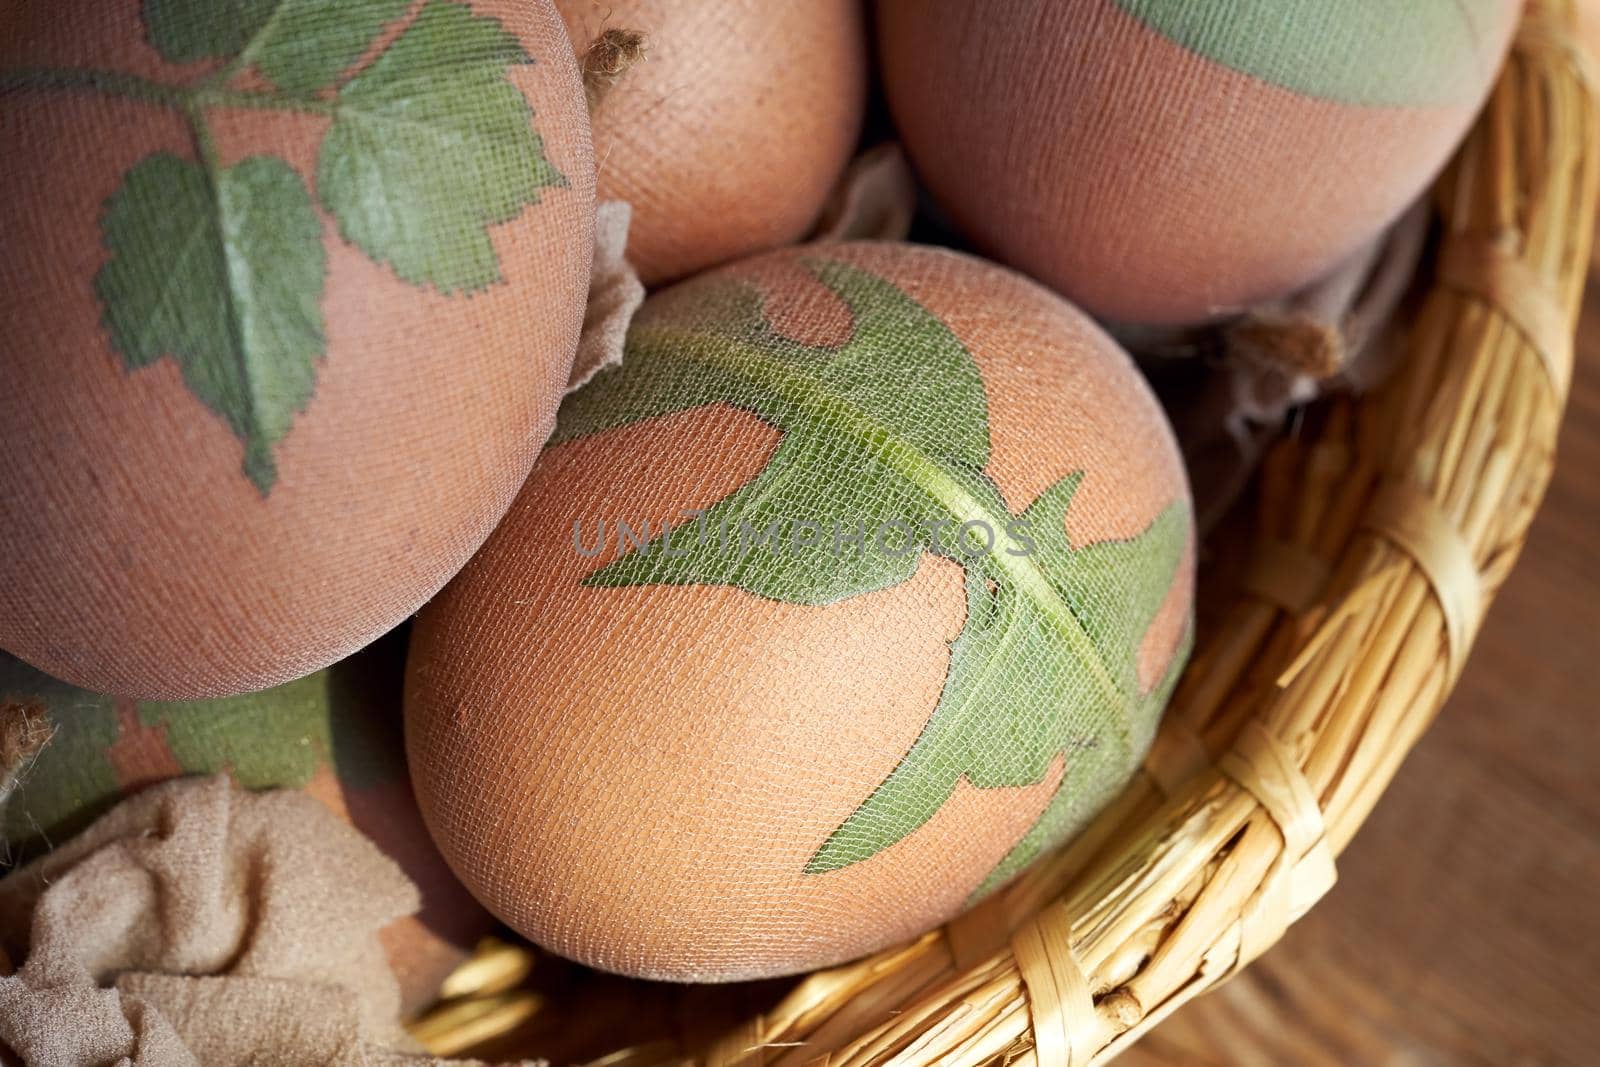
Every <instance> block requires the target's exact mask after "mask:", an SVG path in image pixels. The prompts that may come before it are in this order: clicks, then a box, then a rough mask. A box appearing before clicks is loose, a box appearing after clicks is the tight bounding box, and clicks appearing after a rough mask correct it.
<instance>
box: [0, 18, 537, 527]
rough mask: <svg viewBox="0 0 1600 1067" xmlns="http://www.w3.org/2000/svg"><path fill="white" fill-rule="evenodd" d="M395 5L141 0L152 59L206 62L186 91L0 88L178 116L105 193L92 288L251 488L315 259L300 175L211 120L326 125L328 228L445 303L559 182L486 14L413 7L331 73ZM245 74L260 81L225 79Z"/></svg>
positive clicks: (291, 366) (92, 83) (97, 83)
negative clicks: (269, 116) (494, 233)
mask: <svg viewBox="0 0 1600 1067" xmlns="http://www.w3.org/2000/svg"><path fill="white" fill-rule="evenodd" d="M410 7H411V2H410V0H145V3H144V4H143V7H142V12H143V17H144V21H145V28H146V32H147V33H148V36H149V39H150V43H151V44H152V45H153V46H154V47H155V48H156V50H157V51H159V52H160V53H161V54H162V55H163V56H164V57H165V58H167V59H168V60H171V61H172V62H174V63H192V62H199V61H202V60H222V61H223V63H222V64H221V66H220V67H219V68H218V69H216V70H215V71H211V72H208V73H206V74H205V75H203V76H200V77H198V78H197V79H195V80H194V81H193V82H192V83H190V84H187V85H180V84H172V83H169V82H165V81H150V80H147V79H144V78H139V77H134V76H131V75H126V74H123V73H120V72H115V71H93V70H82V71H78V70H50V69H40V70H33V71H25V72H21V73H19V74H18V75H16V76H15V77H14V78H13V79H11V81H9V82H7V83H6V86H5V87H4V89H12V88H19V89H27V88H37V89H75V90H80V89H87V90H92V91H98V92H103V93H108V94H112V95H119V96H125V97H128V98H130V99H135V100H139V101H142V102H144V103H148V104H153V105H156V106H161V107H169V108H172V109H175V110H177V111H178V112H180V113H181V114H182V115H183V116H184V118H185V119H186V120H187V121H188V123H189V124H190V126H191V128H192V130H193V134H194V144H195V156H196V158H195V159H194V160H193V161H191V160H187V159H183V158H181V157H179V156H177V155H174V154H171V153H166V152H163V153H158V154H156V155H152V156H149V157H147V158H145V159H144V160H142V161H140V162H139V163H138V164H136V165H135V166H134V167H133V168H132V169H131V170H129V171H128V173H127V174H126V175H125V176H124V178H123V181H122V183H121V185H120V186H119V188H118V189H117V191H116V192H115V193H114V194H113V195H112V196H111V197H110V199H109V200H108V201H107V202H106V206H105V211H104V215H103V217H102V220H101V232H102V236H103V238H104V242H105V245H106V247H107V249H108V250H109V252H110V258H109V260H108V261H107V262H106V264H105V266H104V267H102V268H101V270H100V272H99V273H98V274H97V276H96V278H95V291H96V293H97V295H98V297H99V299H100V303H101V308H102V317H103V319H104V322H105V325H106V328H107V330H108V332H109V334H110V337H111V341H112V344H113V346H114V347H115V348H116V349H117V351H118V352H119V353H120V354H121V356H122V358H123V361H124V363H125V364H126V365H127V367H128V368H129V369H138V368H140V367H144V366H147V365H149V364H151V363H153V362H155V361H156V360H158V359H160V358H162V357H163V356H170V357H171V358H173V359H174V360H175V361H176V362H177V363H178V366H179V368H180V369H181V371H182V373H183V380H184V382H185V384H186V385H187V386H188V388H189V390H190V391H191V392H193V393H194V395H195V396H196V397H197V398H199V399H200V400H201V401H202V402H203V403H204V404H205V405H206V406H207V407H209V408H210V409H211V410H212V411H213V412H215V413H216V414H218V415H220V416H221V417H222V418H223V419H224V420H225V421H226V422H227V424H228V427H229V428H230V429H231V430H232V431H233V433H234V435H235V436H237V437H238V438H239V439H240V440H241V441H242V442H243V443H244V462H243V469H244V472H245V474H246V475H247V476H248V477H249V479H250V480H251V481H252V482H253V483H254V484H255V486H256V487H257V488H258V489H259V490H260V491H261V493H262V494H263V495H264V496H265V495H266V494H268V493H270V491H271V490H272V488H273V486H274V485H275V484H276V483H277V480H278V470H277V460H276V457H275V448H276V447H277V445H278V444H279V443H280V442H281V441H282V439H283V438H284V436H285V435H286V434H287V433H288V432H289V429H290V425H291V423H292V422H293V419H294V417H295V415H296V414H298V413H300V412H302V411H304V410H305V409H306V407H307V405H308V404H309V403H310V401H311V398H312V395H313V393H314V391H315V388H316V364H317V361H318V360H320V359H322V358H324V357H325V356H326V354H327V340H326V334H325V328H324V323H323V315H322V310H321V302H322V298H323V295H324V288H325V283H326V275H327V253H326V250H325V249H324V247H323V233H322V226H321V221H320V217H319V215H318V214H317V211H316V205H315V203H314V202H313V201H312V199H311V196H310V194H309V192H308V190H307V186H306V181H305V179H304V177H302V176H301V175H300V174H299V173H298V172H296V171H295V170H294V169H293V168H291V167H290V165H289V164H288V163H287V161H285V160H283V159H282V158H279V157H278V156H276V155H266V154H258V155H254V156H251V157H250V158H248V159H245V160H243V161H241V162H239V163H237V164H235V165H232V166H224V165H223V164H222V161H221V158H220V154H219V150H218V148H217V145H216V143H215V140H214V137H213V134H212V131H211V129H210V126H209V117H208V116H209V115H210V113H211V112H212V111H213V110H215V109H219V108H221V109H235V110H238V109H250V110H258V111H279V112H292V113H298V114H305V115H316V116H321V117H325V118H326V119H328V120H329V125H328V127H327V132H326V134H325V135H324V137H323V141H322V144H321V146H320V148H319V151H318V157H317V174H316V186H317V192H318V195H319V197H320V200H321V205H322V207H323V208H324V209H326V211H327V212H328V213H329V214H331V215H332V216H333V218H334V220H335V221H336V223H337V224H338V229H339V232H340V234H341V235H342V236H343V237H344V238H345V240H347V241H349V242H350V243H351V244H353V245H355V246H357V247H359V248H360V249H361V250H362V251H363V252H364V253H366V255H367V256H368V257H370V258H371V259H372V260H374V261H375V262H378V263H381V264H385V265H387V266H389V267H391V268H392V269H393V271H394V272H395V274H396V275H398V276H399V277H400V278H401V279H402V280H403V281H405V282H408V283H410V284H412V285H416V286H432V287H433V288H435V289H437V290H438V291H439V292H441V293H444V294H446V295H449V294H453V293H457V292H470V291H474V290H479V289H483V288H485V287H486V286H489V285H491V284H493V283H495V282H498V281H500V280H502V275H501V270H500V262H499V257H498V254H497V253H496V251H495V249H494V245H493V243H492V241H491V239H490V235H489V232H488V230H489V227H491V226H493V225H496V224H500V223H505V222H509V221H510V220H512V219H514V218H516V217H517V216H518V215H519V214H520V213H521V212H522V211H523V209H524V208H526V207H528V206H529V205H533V204H536V203H538V200H539V197H540V193H541V190H543V189H546V188H551V187H559V186H564V185H565V184H566V179H565V177H564V176H563V175H562V174H561V173H560V171H558V170H557V169H556V167H555V166H554V164H552V163H551V162H550V160H549V159H548V158H547V157H546V155H545V152H544V142H543V140H542V139H541V137H540V136H539V133H538V131H537V130H536V129H535V127H534V124H533V117H534V116H533V111H532V109H531V108H530V106H529V105H528V102H527V100H526V99H525V98H524V97H523V95H522V93H521V91H520V90H519V89H518V88H517V87H516V86H515V85H514V84H512V82H511V80H510V78H509V77H508V74H509V72H510V70H511V68H512V67H513V66H517V65H523V64H528V63H531V62H533V60H532V59H531V58H530V57H529V56H528V55H527V53H526V52H525V51H524V50H523V48H522V46H521V45H520V43H519V42H518V41H517V39H516V37H515V36H514V35H513V34H512V33H511V32H509V31H508V30H507V29H506V28H505V27H504V26H502V25H501V24H500V22H499V21H498V20H496V19H494V18H490V17H487V16H483V15H478V14H475V13H473V11H472V10H471V8H470V7H469V6H468V5H466V4H464V3H458V2H454V0H428V2H427V3H425V4H424V5H423V6H422V7H421V9H420V10H419V11H417V12H416V14H415V16H414V17H413V18H411V20H410V21H409V22H408V23H406V24H405V25H404V27H403V28H401V29H400V30H399V32H398V34H396V35H395V37H394V39H393V40H391V41H388V42H387V43H386V44H385V45H384V46H383V47H382V49H381V50H380V51H377V54H376V55H375V56H374V57H373V58H371V59H370V61H368V62H366V63H365V64H364V65H362V66H360V68H359V69H357V70H356V71H355V72H354V73H352V74H349V76H348V78H346V80H344V81H343V82H342V83H340V81H339V79H340V78H341V76H344V75H345V74H346V73H347V72H348V71H349V69H350V68H351V66H352V65H355V64H357V63H359V62H360V61H361V60H362V57H363V56H366V55H368V54H369V53H370V52H373V51H374V50H376V49H378V47H379V43H380V41H381V40H382V39H383V31H384V28H385V26H387V25H389V24H391V23H393V22H394V21H395V20H396V19H399V18H400V17H402V16H403V15H405V13H406V11H407V10H408V8H410ZM252 69H253V70H255V71H258V72H259V73H260V74H261V75H263V76H264V77H265V78H266V80H267V81H268V82H270V83H271V84H270V86H269V87H267V88H259V87H244V88H241V87H240V82H241V79H240V77H239V76H240V75H241V74H242V73H243V72H245V71H247V70H252ZM0 91H3V90H0Z"/></svg>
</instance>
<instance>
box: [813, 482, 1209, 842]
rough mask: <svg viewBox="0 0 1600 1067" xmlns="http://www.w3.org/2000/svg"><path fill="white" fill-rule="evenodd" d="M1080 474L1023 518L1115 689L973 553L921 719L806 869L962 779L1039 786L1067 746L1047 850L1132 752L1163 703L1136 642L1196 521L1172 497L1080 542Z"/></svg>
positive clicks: (919, 813) (918, 819)
mask: <svg viewBox="0 0 1600 1067" xmlns="http://www.w3.org/2000/svg"><path fill="white" fill-rule="evenodd" d="M1081 479H1082V476H1081V474H1073V475H1069V476H1068V477H1066V478H1063V479H1062V480H1061V481H1059V482H1057V483H1056V484H1055V485H1054V486H1052V487H1051V488H1050V489H1048V490H1046V491H1045V492H1044V493H1043V494H1041V495H1040V496H1039V498H1038V499H1037V500H1036V501H1035V502H1034V503H1033V505H1032V506H1030V507H1029V508H1028V510H1027V512H1025V513H1024V516H1023V517H1024V519H1026V520H1027V528H1028V529H1029V530H1030V531H1031V532H1032V536H1033V538H1034V540H1035V543H1036V551H1035V554H1034V555H1033V556H1032V557H1030V558H1031V559H1032V560H1033V561H1035V562H1036V564H1037V566H1038V567H1039V569H1040V570H1041V571H1042V572H1043V573H1044V575H1045V577H1046V578H1047V579H1048V580H1049V581H1050V583H1051V584H1052V585H1053V586H1055V587H1056V589H1057V590H1058V591H1060V592H1061V594H1062V596H1063V598H1064V599H1065V601H1066V602H1067V604H1068V606H1069V607H1070V609H1071V611H1072V614H1073V617H1074V618H1075V619H1076V620H1077V621H1078V623H1079V624H1080V625H1081V626H1082V627H1083V630H1084V631H1085V632H1086V633H1087V634H1088V636H1089V639H1090V641H1091V643H1092V644H1093V645H1094V648H1095V649H1096V651H1097V653H1098V656H1099V659H1100V662H1101V663H1103V664H1104V665H1105V666H1106V668H1107V670H1108V672H1109V673H1110V675H1111V676H1112V678H1113V679H1114V680H1115V682H1116V685H1115V687H1113V688H1097V687H1093V686H1085V685H1084V684H1083V675H1084V664H1083V663H1082V662H1081V661H1080V660H1078V659H1075V658H1073V657H1070V656H1063V655H1062V654H1061V652H1062V648H1061V641H1060V636H1059V634H1058V632H1057V628H1056V626H1055V625H1054V623H1053V622H1052V620H1051V619H1050V618H1049V617H1048V615H1047V614H1046V612H1045V611H1044V610H1043V609H1042V607H1041V605H1040V603H1039V602H1038V601H1037V600H1035V599H1033V598H1030V597H1028V596H1026V595H1024V594H1023V593H1022V592H1021V591H1019V589H1018V586H1017V585H1016V583H1015V582H1013V581H1010V580H1008V577H1007V575H1006V574H1005V572H1004V570H1003V569H1002V568H1001V567H999V566H997V565H996V564H995V560H994V558H993V557H991V556H983V557H980V558H978V559H977V560H974V561H972V562H971V565H970V566H969V570H968V576H967V621H966V624H965V625H964V626H963V627H962V630H961V633H960V635H959V636H958V637H957V638H956V640H955V642H954V643H953V644H952V645H951V647H950V668H949V672H948V674H947V675H946V677H945V684H944V689H943V691H942V692H941V693H940V695H939V703H938V706H937V707H935V708H934V712H933V715H932V717H931V718H930V719H929V720H928V725H927V727H926V728H924V730H923V731H922V734H921V735H920V736H919V737H918V738H917V740H916V743H915V744H913V745H912V747H911V749H910V751H909V752H907V753H906V756H905V758H904V759H903V760H901V761H900V763H899V765H898V766H896V767H895V769H894V770H893V771H892V772H891V773H890V775H889V777H888V778H886V779H884V781H883V784H882V785H880V786H879V787H878V788H877V789H876V790H875V791H874V792H873V794H872V795H871V796H870V797H868V798H867V800H866V801H865V802H864V803H863V804H862V805H861V806H860V807H859V808H857V809H856V810H855V812H854V813H852V814H851V816H850V818H848V819H847V820H845V822H844V823H843V824H842V825H841V826H840V827H839V829H838V830H836V831H835V832H834V833H833V835H832V836H830V837H829V839H828V840H827V841H826V842H825V843H824V844H823V846H822V848H820V849H819V850H818V851H817V853H816V855H815V856H813V857H812V859H811V862H810V863H809V864H808V865H807V868H806V869H807V870H808V871H812V872H819V871H827V870H834V869H837V868H839V867H844V866H847V865H848V864H851V863H855V862H857V861H859V860H863V859H868V858H870V857H871V856H874V855H876V854H877V853H878V852H880V851H882V850H883V849H885V848H887V847H889V846H890V845H892V844H894V843H895V842H897V841H899V840H900V839H901V838H903V837H905V836H906V835H908V834H910V833H911V832H912V831H913V830H915V829H916V828H917V827H919V826H921V825H922V824H923V823H924V822H926V821H927V820H928V819H930V818H932V816H933V814H934V813H935V812H936V811H938V809H939V807H940V806H942V805H943V803H944V801H945V800H946V799H948V797H949V796H950V794H951V793H952V792H954V791H955V787H956V783H957V782H958V781H959V780H960V779H962V778H966V779H967V780H968V781H969V782H971V783H972V784H973V785H974V786H977V787H978V788H979V789H1002V788H1012V787H1017V786H1026V785H1032V784H1034V783H1036V782H1040V781H1043V780H1044V778H1045V777H1046V775H1047V774H1048V773H1049V770H1050V766H1051V764H1052V763H1053V762H1054V761H1055V760H1056V758H1057V757H1059V756H1063V755H1064V756H1065V757H1066V770H1065V775H1066V780H1065V781H1064V782H1063V783H1062V785H1061V786H1060V787H1058V789H1057V791H1056V794H1055V797H1054V799H1053V800H1052V802H1051V805H1050V807H1049V808H1048V809H1047V810H1046V812H1045V814H1044V816H1043V817H1041V819H1040V820H1039V822H1038V823H1037V824H1036V825H1035V827H1034V830H1033V831H1030V833H1031V834H1032V835H1033V836H1034V837H1036V838H1038V839H1039V840H1040V841H1041V842H1042V843H1041V844H1039V845H1038V848H1043V847H1044V846H1045V845H1047V844H1051V843H1054V842H1055V841H1059V840H1062V839H1063V838H1064V837H1066V836H1068V835H1070V834H1071V833H1073V832H1075V831H1076V830H1077V829H1078V828H1079V826H1080V825H1081V824H1082V821H1083V820H1085V819H1087V817H1088V816H1090V815H1092V814H1093V813H1094V812H1095V811H1096V810H1098V809H1099V807H1100V805H1101V804H1102V803H1104V801H1105V800H1106V799H1108V797H1107V796H1106V795H1105V790H1106V789H1108V788H1111V787H1112V786H1113V785H1114V784H1120V782H1121V778H1122V774H1123V773H1124V771H1125V769H1126V768H1129V767H1131V766H1132V765H1133V764H1134V763H1136V762H1137V761H1138V759H1139V758H1140V756H1141V755H1142V753H1143V752H1144V749H1145V747H1146V746H1147V745H1148V743H1149V731H1150V729H1151V728H1153V726H1154V723H1155V720H1156V718H1157V717H1158V716H1159V715H1160V712H1161V708H1162V707H1163V706H1164V705H1165V704H1166V694H1165V693H1161V694H1159V695H1158V696H1157V697H1156V699H1154V700H1152V699H1151V698H1150V697H1148V696H1146V695H1144V694H1141V693H1140V692H1139V686H1138V653H1139V647H1140V643H1141V639H1142V638H1143V636H1144V633H1145V632H1146V631H1147V630H1148V629H1149V628H1150V623H1151V622H1152V621H1153V620H1154V619H1155V616H1156V612H1157V611H1158V610H1159V609H1160V607H1161V604H1162V601H1163V600H1164V599H1165V598H1166V595H1167V592H1168V590H1170V589H1171V586H1172V579H1173V576H1174V575H1175V574H1176V573H1177V569H1178V563H1179V561H1180V560H1181V558H1182V556H1183V552H1184V548H1185V546H1186V545H1187V543H1188V524H1187V520H1186V516H1185V511H1184V509H1183V508H1182V507H1181V506H1180V505H1176V504H1174V505H1172V506H1170V507H1168V508H1167V509H1166V510H1164V511H1163V512H1162V513H1161V515H1160V516H1158V517H1157V518H1156V520H1155V521H1154V522H1152V523H1151V524H1150V526H1149V527H1148V528H1146V529H1145V531H1144V532H1142V533H1141V534H1140V535H1139V536H1138V537H1135V538H1132V539H1131V540H1127V541H1102V542H1097V543H1095V544H1092V545H1087V546H1085V547H1083V548H1081V549H1076V550H1074V549H1073V548H1072V547H1071V546H1070V545H1068V543H1067V539H1066V533H1065V528H1064V520H1065V515H1066V509H1067V507H1068V506H1069V505H1070V502H1071V499H1072V495H1073V493H1074V491H1075V490H1076V488H1077V486H1078V483H1079V482H1080V481H1081ZM991 584H992V585H993V589H992V590H991V588H990V586H991ZM1026 843H1027V839H1026V838H1025V839H1024V842H1022V843H1019V846H1020V845H1021V844H1026ZM1030 858H1031V857H1030Z"/></svg>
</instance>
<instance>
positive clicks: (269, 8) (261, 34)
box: [144, 0, 409, 93]
mask: <svg viewBox="0 0 1600 1067" xmlns="http://www.w3.org/2000/svg"><path fill="white" fill-rule="evenodd" d="M408 3H409V0H233V2H232V3H219V2H218V0H145V7H144V18H145V24H146V25H147V26H148V27H149V30H150V42H151V43H152V44H154V45H155V47H156V49H157V50H158V51H159V52H160V53H161V54H162V55H164V56H165V57H166V58H168V59H170V60H172V61H173V62H175V63H190V62H194V61H196V60H200V59H221V58H227V59H230V60H231V61H232V62H231V63H230V65H229V69H230V71H237V70H242V69H244V68H245V67H249V66H254V67H255V68H256V69H258V70H259V71H261V73H262V74H265V75H266V76H267V78H268V79H270V80H271V81H272V84H273V85H275V86H277V87H278V88H279V89H282V90H284V91H285V92H293V93H308V92H311V91H313V90H316V89H322V88H325V87H327V86H328V85H330V84H331V83H332V82H333V80H334V79H335V78H337V77H338V76H339V75H340V74H341V73H342V72H343V71H344V70H345V69H347V68H348V67H349V66H350V64H352V63H354V62H355V61H356V60H357V59H359V58H360V57H361V54H362V53H363V52H365V51H366V50H367V48H368V46H370V45H371V44H372V42H373V39H374V38H375V37H376V36H377V34H378V31H379V30H380V29H382V28H383V25H384V24H385V23H387V22H390V21H393V20H394V19H396V18H398V17H400V15H401V14H403V13H404V12H405V9H406V7H407V5H408Z"/></svg>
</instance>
